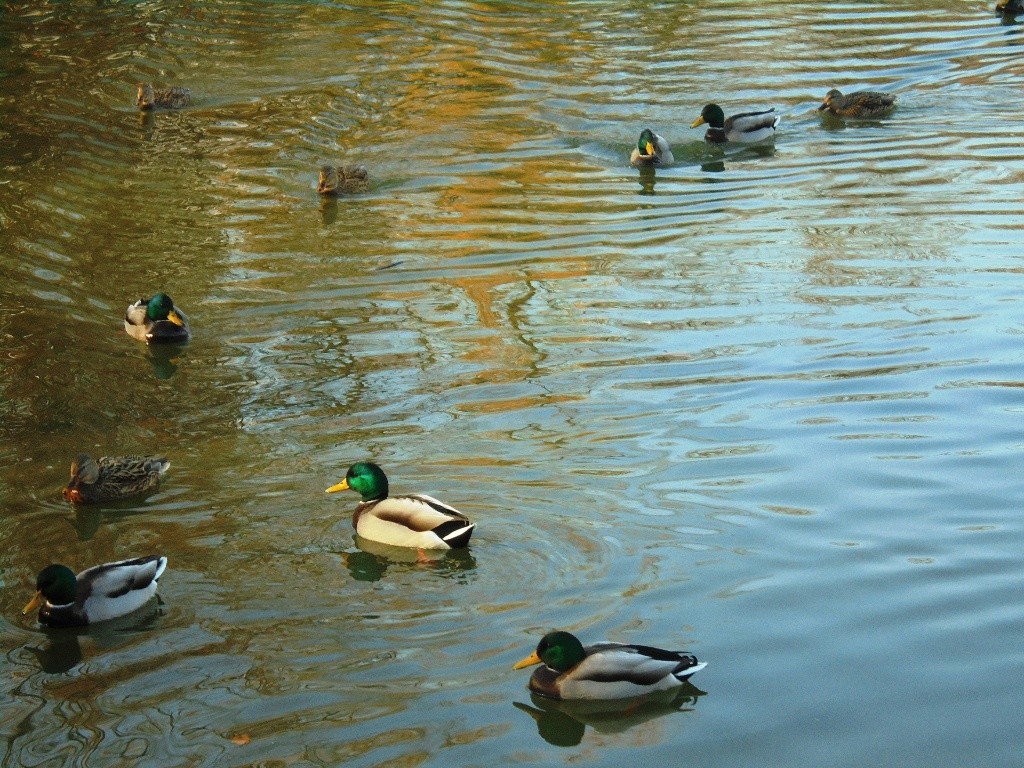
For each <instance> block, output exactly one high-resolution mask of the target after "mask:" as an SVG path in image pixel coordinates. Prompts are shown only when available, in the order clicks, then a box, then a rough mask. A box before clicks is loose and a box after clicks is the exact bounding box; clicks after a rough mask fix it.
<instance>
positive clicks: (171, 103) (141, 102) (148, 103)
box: [135, 83, 192, 110]
mask: <svg viewBox="0 0 1024 768" xmlns="http://www.w3.org/2000/svg"><path fill="white" fill-rule="evenodd" d="M137 86H138V89H139V92H138V96H137V97H136V98H135V103H136V104H137V105H138V106H139V109H145V110H150V109H181V108H182V107H187V106H188V105H189V104H190V103H191V102H192V91H190V90H189V89H188V88H180V87H177V86H175V87H173V88H160V89H159V90H154V89H153V84H152V83H137Z"/></svg>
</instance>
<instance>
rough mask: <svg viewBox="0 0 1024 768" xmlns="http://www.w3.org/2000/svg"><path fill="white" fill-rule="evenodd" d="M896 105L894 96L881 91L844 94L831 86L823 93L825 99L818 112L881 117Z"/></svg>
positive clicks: (846, 115) (847, 115)
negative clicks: (830, 88) (829, 89)
mask: <svg viewBox="0 0 1024 768" xmlns="http://www.w3.org/2000/svg"><path fill="white" fill-rule="evenodd" d="M895 106H896V97H895V96H893V95H891V94H888V93H882V92H881V91H854V92H853V93H848V94H846V95H845V96H844V95H843V93H842V92H841V91H840V90H839V89H837V88H833V89H832V90H831V91H829V92H828V93H826V94H825V100H824V101H823V102H822V103H821V106H820V107H818V111H819V112H826V111H827V112H829V113H831V114H833V115H836V116H838V117H860V118H872V117H881V116H882V115H884V114H886V113H888V112H891V111H892V110H893V109H894V108H895Z"/></svg>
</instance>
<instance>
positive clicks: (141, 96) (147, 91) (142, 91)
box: [135, 83, 156, 109]
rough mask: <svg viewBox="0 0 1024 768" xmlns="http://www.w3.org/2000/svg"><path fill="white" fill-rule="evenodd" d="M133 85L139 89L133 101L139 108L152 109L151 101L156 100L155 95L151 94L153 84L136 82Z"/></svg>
mask: <svg viewBox="0 0 1024 768" xmlns="http://www.w3.org/2000/svg"><path fill="white" fill-rule="evenodd" d="M135 85H136V87H137V88H138V89H139V91H138V95H137V96H136V98H135V103H136V104H137V105H138V106H139V108H140V109H152V108H153V102H154V101H156V97H155V96H154V95H153V84H152V83H136V84H135Z"/></svg>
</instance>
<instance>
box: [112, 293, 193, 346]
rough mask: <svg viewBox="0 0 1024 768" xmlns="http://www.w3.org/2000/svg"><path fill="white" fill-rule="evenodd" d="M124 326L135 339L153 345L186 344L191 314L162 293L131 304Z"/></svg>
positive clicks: (189, 332)
mask: <svg viewBox="0 0 1024 768" xmlns="http://www.w3.org/2000/svg"><path fill="white" fill-rule="evenodd" d="M124 329H125V331H126V332H127V333H128V335H129V336H131V337H132V338H133V339H138V340H139V341H146V342H149V343H150V344H160V343H163V344H183V343H184V342H186V341H188V340H189V337H190V336H191V335H192V331H191V329H190V328H189V325H188V317H187V316H186V315H185V313H184V312H182V311H181V309H179V308H178V307H176V306H174V302H173V301H171V297H170V296H168V295H167V294H166V293H162V292H161V293H157V294H154V295H153V296H152V297H151V298H148V299H139V300H138V301H136V302H135V303H134V304H131V305H129V306H128V311H127V312H125V315H124Z"/></svg>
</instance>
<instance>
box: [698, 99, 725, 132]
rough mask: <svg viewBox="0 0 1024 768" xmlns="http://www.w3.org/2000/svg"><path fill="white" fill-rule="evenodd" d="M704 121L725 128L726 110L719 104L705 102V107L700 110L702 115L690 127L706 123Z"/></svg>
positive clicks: (712, 125) (715, 126) (713, 126)
mask: <svg viewBox="0 0 1024 768" xmlns="http://www.w3.org/2000/svg"><path fill="white" fill-rule="evenodd" d="M704 123H707V124H708V125H710V126H711V127H712V128H724V127H725V112H723V111H722V108H721V107H720V106H718V105H717V104H705V105H704V109H702V110H701V111H700V117H698V118H697V119H696V120H694V121H693V122H692V123H691V124H690V127H691V128H696V127H697V126H698V125H704Z"/></svg>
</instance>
